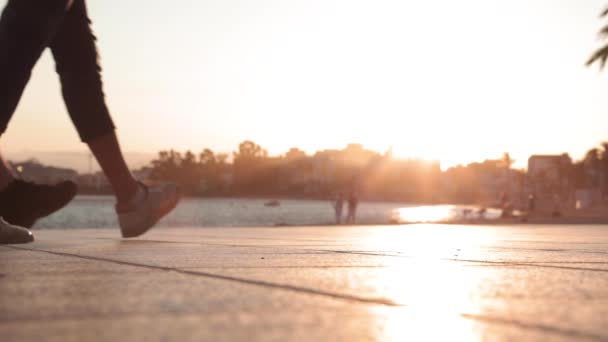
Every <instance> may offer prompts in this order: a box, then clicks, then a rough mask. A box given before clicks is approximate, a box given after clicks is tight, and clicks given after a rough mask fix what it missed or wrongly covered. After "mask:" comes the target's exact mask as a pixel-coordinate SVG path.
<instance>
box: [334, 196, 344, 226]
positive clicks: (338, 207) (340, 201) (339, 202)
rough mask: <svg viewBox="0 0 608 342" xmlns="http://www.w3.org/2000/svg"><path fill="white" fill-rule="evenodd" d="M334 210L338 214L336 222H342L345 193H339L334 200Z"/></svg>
mask: <svg viewBox="0 0 608 342" xmlns="http://www.w3.org/2000/svg"><path fill="white" fill-rule="evenodd" d="M333 204H334V212H335V214H336V224H341V223H342V210H343V209H344V195H343V194H342V193H339V194H338V196H337V197H336V200H335V201H334V203H333Z"/></svg>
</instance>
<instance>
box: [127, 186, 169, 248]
mask: <svg viewBox="0 0 608 342" xmlns="http://www.w3.org/2000/svg"><path fill="white" fill-rule="evenodd" d="M140 185H141V190H142V191H143V194H142V195H141V196H137V195H136V197H139V198H136V199H135V200H134V201H133V202H132V203H130V204H128V205H126V206H121V207H119V206H118V205H117V206H116V212H117V214H118V223H119V225H120V231H121V233H122V236H123V237H125V238H131V237H136V236H140V235H142V234H143V233H145V232H147V231H148V229H150V228H152V227H153V226H154V225H155V224H156V222H158V220H160V219H161V218H162V217H163V216H165V215H167V214H168V213H169V212H170V211H171V210H173V208H175V206H176V205H177V203H178V202H179V199H180V191H179V188H178V187H177V185H175V184H171V183H169V184H163V185H158V186H150V187H148V186H146V185H144V184H143V183H140Z"/></svg>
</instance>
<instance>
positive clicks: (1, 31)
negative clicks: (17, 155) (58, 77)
mask: <svg viewBox="0 0 608 342" xmlns="http://www.w3.org/2000/svg"><path fill="white" fill-rule="evenodd" d="M68 5H69V3H68V2H67V0H45V1H35V0H9V1H8V3H7V5H6V7H5V8H4V10H3V12H2V17H0V75H1V77H0V134H1V133H4V132H5V131H6V128H7V126H8V123H9V121H10V119H11V117H12V115H13V113H14V112H15V109H16V108H17V104H18V103H19V100H20V99H21V95H22V94H23V90H24V89H25V86H26V84H27V82H28V81H29V79H30V75H31V71H32V68H33V67H34V65H35V64H36V62H37V61H38V59H39V58H40V55H41V54H42V51H44V49H45V48H46V46H47V45H48V43H49V42H50V41H51V39H52V37H53V35H54V34H55V32H56V31H57V28H58V27H59V25H60V24H61V21H62V20H63V17H64V15H65V11H66V6H68Z"/></svg>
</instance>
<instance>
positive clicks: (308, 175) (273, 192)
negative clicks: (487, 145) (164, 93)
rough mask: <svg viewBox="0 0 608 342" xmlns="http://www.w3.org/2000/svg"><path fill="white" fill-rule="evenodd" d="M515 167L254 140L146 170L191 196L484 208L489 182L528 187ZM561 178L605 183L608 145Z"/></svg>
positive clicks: (160, 161)
mask: <svg viewBox="0 0 608 342" xmlns="http://www.w3.org/2000/svg"><path fill="white" fill-rule="evenodd" d="M230 157H231V158H230ZM513 162H514V161H513V160H512V159H511V158H510V156H509V154H508V153H505V154H504V155H503V156H501V157H499V158H497V159H489V160H485V161H483V162H474V163H470V164H468V165H459V166H455V167H452V168H449V169H447V170H446V171H443V172H442V171H441V169H440V164H439V162H436V161H433V162H431V161H424V160H418V159H398V158H393V156H392V153H391V151H387V152H386V153H384V154H381V153H378V152H376V151H372V150H368V149H365V148H364V147H363V146H362V145H360V144H349V145H348V146H346V147H345V148H344V149H341V150H323V151H318V152H316V153H314V154H312V155H307V154H306V153H305V152H304V151H302V150H300V149H298V148H292V149H290V150H289V151H288V152H287V153H286V154H284V155H280V156H269V154H268V152H267V150H266V149H264V148H263V147H262V146H260V145H258V144H256V143H255V142H253V141H249V140H248V141H244V142H242V143H240V144H239V147H238V150H237V151H235V152H233V153H232V155H231V156H230V155H228V154H225V153H215V152H213V151H212V150H210V149H204V150H203V151H202V152H201V153H199V154H194V153H192V152H191V151H186V152H184V153H180V152H178V151H174V150H167V151H161V152H159V154H158V157H157V158H156V159H155V160H153V161H152V162H151V163H150V166H148V167H146V168H144V170H145V171H146V173H147V174H148V178H149V180H152V181H158V182H167V181H168V182H175V183H177V184H179V185H180V187H181V188H182V190H183V191H184V193H185V194H186V195H187V196H243V197H249V196H251V197H254V196H277V197H294V198H331V197H333V196H335V195H336V194H338V193H340V192H342V193H349V192H353V191H354V192H356V193H357V194H358V196H359V197H360V198H362V199H367V200H387V201H409V202H417V203H440V202H442V203H476V202H479V201H480V200H482V197H483V195H482V194H483V193H484V186H486V187H487V184H484V180H487V179H492V178H493V179H498V178H500V177H503V178H504V177H505V175H507V176H506V177H507V178H508V179H509V182H510V183H511V184H520V185H523V183H524V182H525V175H526V174H525V171H524V170H515V169H513V168H512V165H513ZM560 174H563V175H567V177H568V179H569V182H570V184H572V186H574V187H579V188H589V187H594V186H600V185H599V183H600V178H601V177H605V179H608V143H603V144H602V145H601V147H600V148H593V149H591V150H589V151H588V152H587V154H586V155H585V157H584V158H583V159H581V160H579V161H575V162H573V163H572V165H571V166H570V167H569V169H568V170H561V171H560ZM508 186H509V185H508V184H505V185H504V191H507V192H508ZM498 191H499V192H500V189H498ZM606 191H608V189H607V190H606ZM486 192H487V191H486Z"/></svg>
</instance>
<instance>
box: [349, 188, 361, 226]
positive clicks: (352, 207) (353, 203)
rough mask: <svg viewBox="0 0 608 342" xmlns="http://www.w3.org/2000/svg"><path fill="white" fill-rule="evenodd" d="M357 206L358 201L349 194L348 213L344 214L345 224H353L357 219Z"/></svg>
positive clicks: (354, 196)
mask: <svg viewBox="0 0 608 342" xmlns="http://www.w3.org/2000/svg"><path fill="white" fill-rule="evenodd" d="M358 205H359V199H358V198H357V195H356V194H355V193H354V192H351V193H350V195H349V196H348V213H347V214H346V223H349V224H353V223H355V221H356V218H357V206H358Z"/></svg>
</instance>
